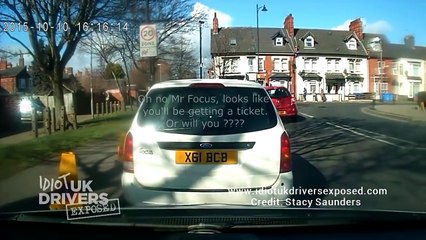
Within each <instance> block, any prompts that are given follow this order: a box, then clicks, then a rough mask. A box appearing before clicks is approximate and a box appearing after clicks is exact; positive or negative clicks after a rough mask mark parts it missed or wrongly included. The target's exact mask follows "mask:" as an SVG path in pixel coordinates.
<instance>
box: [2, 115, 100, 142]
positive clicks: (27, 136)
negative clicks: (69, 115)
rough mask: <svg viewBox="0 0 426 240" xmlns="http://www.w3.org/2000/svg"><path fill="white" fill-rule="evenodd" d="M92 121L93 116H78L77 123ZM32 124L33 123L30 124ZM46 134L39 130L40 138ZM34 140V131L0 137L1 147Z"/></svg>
mask: <svg viewBox="0 0 426 240" xmlns="http://www.w3.org/2000/svg"><path fill="white" fill-rule="evenodd" d="M90 119H92V115H90V114H88V115H77V122H78V123H82V122H85V121H87V120H90ZM28 124H31V123H28ZM45 135H46V134H45V133H44V129H43V128H39V137H43V136H45ZM31 139H34V133H33V131H24V132H21V133H17V134H13V135H9V136H5V137H0V145H5V144H17V143H20V142H24V141H27V140H31Z"/></svg>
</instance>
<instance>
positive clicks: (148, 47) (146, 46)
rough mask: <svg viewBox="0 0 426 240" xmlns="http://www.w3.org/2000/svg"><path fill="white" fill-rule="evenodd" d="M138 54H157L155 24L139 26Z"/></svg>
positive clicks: (151, 55) (145, 55)
mask: <svg viewBox="0 0 426 240" xmlns="http://www.w3.org/2000/svg"><path fill="white" fill-rule="evenodd" d="M139 39H140V56H141V57H156V56H157V28H156V26H155V24H146V25H141V26H140V27H139Z"/></svg>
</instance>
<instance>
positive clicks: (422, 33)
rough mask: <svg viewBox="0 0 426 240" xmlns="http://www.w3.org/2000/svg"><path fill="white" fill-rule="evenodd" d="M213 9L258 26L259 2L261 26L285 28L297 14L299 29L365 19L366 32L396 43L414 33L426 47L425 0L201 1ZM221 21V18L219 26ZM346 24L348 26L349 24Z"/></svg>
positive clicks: (242, 23) (237, 22)
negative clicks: (377, 34) (286, 22)
mask: <svg viewBox="0 0 426 240" xmlns="http://www.w3.org/2000/svg"><path fill="white" fill-rule="evenodd" d="M198 2H200V3H201V4H203V5H205V6H207V7H208V8H209V9H211V10H218V11H220V12H221V13H223V14H226V15H229V16H230V17H231V19H232V22H231V26H256V4H259V6H263V5H264V4H265V5H266V7H267V9H268V11H267V12H261V11H259V25H260V26H261V27H281V26H282V23H283V20H284V18H285V16H287V15H288V14H289V13H292V14H293V17H294V25H295V27H296V28H322V29H332V28H335V27H337V26H342V25H343V24H345V22H346V23H348V22H347V21H348V20H353V19H356V18H358V17H359V18H361V19H363V20H364V30H365V32H367V31H368V32H379V33H385V34H386V35H387V36H388V38H389V40H390V41H391V42H393V43H403V39H404V36H405V35H408V34H412V35H414V37H415V42H416V45H420V46H426V1H424V0H352V1H348V0H291V1H290V0H199V1H198ZM220 23H221V21H220V19H219V25H220ZM345 26H346V25H345Z"/></svg>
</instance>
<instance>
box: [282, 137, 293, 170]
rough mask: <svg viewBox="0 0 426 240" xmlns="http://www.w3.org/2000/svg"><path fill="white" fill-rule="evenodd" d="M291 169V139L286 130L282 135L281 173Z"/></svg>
mask: <svg viewBox="0 0 426 240" xmlns="http://www.w3.org/2000/svg"><path fill="white" fill-rule="evenodd" d="M289 171H291V152H290V139H289V137H288V135H287V133H286V132H284V133H283V134H282V135H281V159H280V173H285V172H289Z"/></svg>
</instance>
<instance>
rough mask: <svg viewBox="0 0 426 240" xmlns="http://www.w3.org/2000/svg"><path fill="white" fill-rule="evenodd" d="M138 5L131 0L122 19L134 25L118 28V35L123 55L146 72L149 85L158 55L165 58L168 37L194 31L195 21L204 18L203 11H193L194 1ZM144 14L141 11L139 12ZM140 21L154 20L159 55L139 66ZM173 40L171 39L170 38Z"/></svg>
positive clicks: (134, 0)
mask: <svg viewBox="0 0 426 240" xmlns="http://www.w3.org/2000/svg"><path fill="white" fill-rule="evenodd" d="M145 3H146V4H140V1H138V0H130V1H129V4H130V5H131V6H132V7H131V9H132V11H129V12H128V13H127V14H126V15H125V16H123V19H125V21H127V22H128V23H129V26H130V27H131V28H133V29H132V30H130V29H129V31H121V32H119V34H118V35H117V37H118V38H120V39H121V41H120V42H122V43H123V50H124V54H125V56H126V58H128V59H131V61H132V63H133V64H132V65H133V67H135V68H137V69H138V70H140V71H141V72H143V73H145V72H147V70H148V72H147V73H149V75H150V82H151V84H153V83H154V81H155V79H154V72H155V68H156V62H157V60H158V58H165V56H164V55H166V54H167V52H168V50H167V48H169V47H170V44H168V43H167V42H168V41H169V40H171V39H172V38H171V36H173V35H175V34H177V33H179V34H182V33H188V32H191V31H193V30H195V29H196V28H197V26H198V21H199V20H200V19H204V18H205V16H206V13H204V12H192V10H193V9H192V8H193V1H191V0H181V1H175V0H158V1H149V0H147V1H146V2H145ZM141 12H142V13H145V14H140V13H141ZM143 23H155V24H156V25H157V31H158V53H159V54H158V56H157V57H153V58H149V59H148V60H149V67H148V68H147V69H141V68H140V64H138V63H139V60H140V57H139V54H140V53H139V26H140V24H143ZM171 41H173V40H171Z"/></svg>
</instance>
